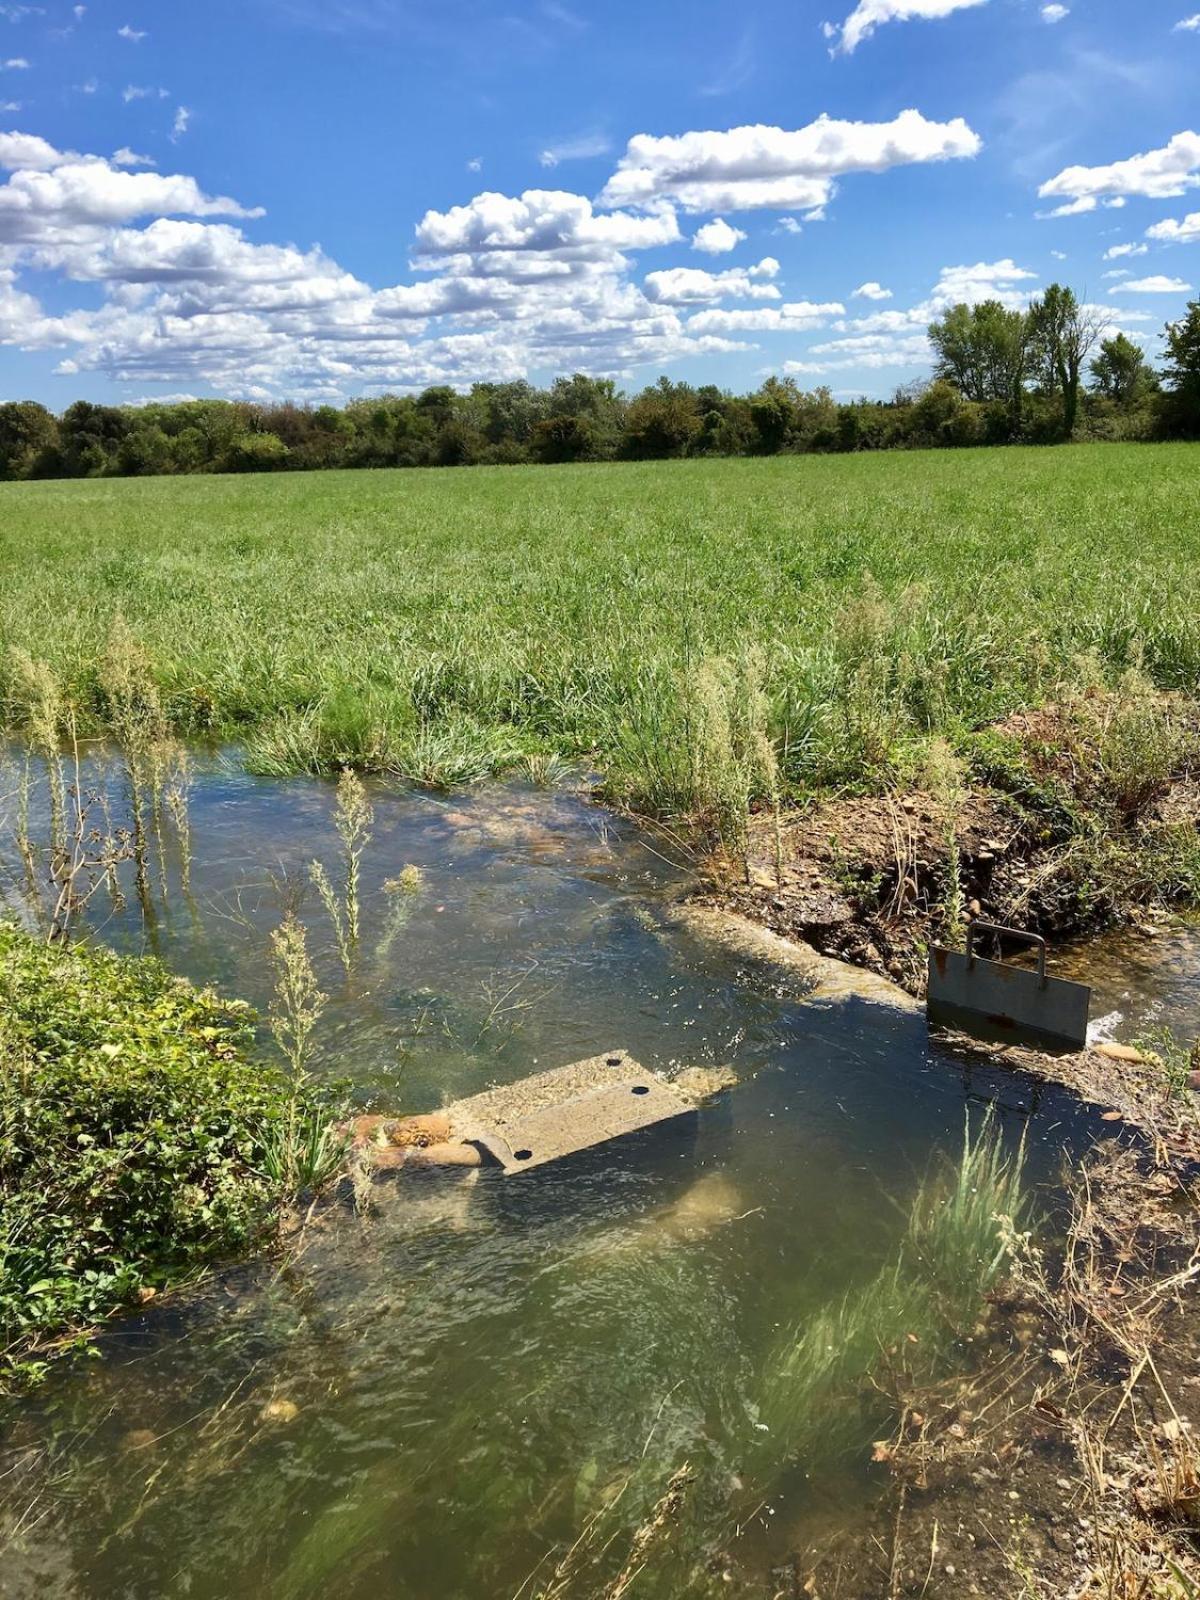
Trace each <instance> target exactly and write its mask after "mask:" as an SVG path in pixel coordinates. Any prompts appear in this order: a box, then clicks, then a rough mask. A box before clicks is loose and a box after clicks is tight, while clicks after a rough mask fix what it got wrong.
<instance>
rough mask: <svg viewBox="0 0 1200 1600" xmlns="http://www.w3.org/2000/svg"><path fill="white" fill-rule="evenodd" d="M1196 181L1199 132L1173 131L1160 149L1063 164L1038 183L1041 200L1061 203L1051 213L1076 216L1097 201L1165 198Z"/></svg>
mask: <svg viewBox="0 0 1200 1600" xmlns="http://www.w3.org/2000/svg"><path fill="white" fill-rule="evenodd" d="M1198 185H1200V134H1196V133H1193V132H1191V131H1190V130H1189V131H1187V132H1185V133H1177V134H1176V135H1175V137H1174V138H1173V139H1171V140H1170V141H1169V142H1168V143H1167V144H1166V145H1164V146H1163V148H1162V149H1161V150H1148V151H1145V152H1144V153H1143V154H1141V155H1136V156H1130V157H1129V158H1128V159H1127V160H1125V161H1114V162H1112V163H1111V164H1110V165H1108V166H1101V167H1082V166H1076V167H1066V168H1064V169H1063V171H1062V172H1060V173H1058V175H1057V176H1056V177H1053V178H1050V179H1048V180H1047V182H1045V183H1043V184H1042V186H1041V188H1040V189H1039V190H1038V194H1039V195H1040V196H1041V198H1042V199H1043V200H1061V201H1062V202H1063V203H1062V205H1060V206H1059V207H1058V208H1057V210H1055V211H1052V212H1050V213H1049V215H1051V216H1076V215H1078V214H1080V213H1081V212H1087V211H1094V210H1095V209H1096V207H1097V205H1099V204H1101V203H1103V204H1108V205H1123V204H1124V203H1125V200H1126V198H1127V197H1129V196H1134V195H1136V196H1139V197H1142V198H1145V199H1149V200H1167V199H1172V198H1174V197H1175V196H1176V195H1181V194H1185V193H1186V192H1187V190H1189V189H1194V188H1196V187H1197V186H1198Z"/></svg>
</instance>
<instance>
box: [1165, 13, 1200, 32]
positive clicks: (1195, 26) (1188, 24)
mask: <svg viewBox="0 0 1200 1600" xmlns="http://www.w3.org/2000/svg"><path fill="white" fill-rule="evenodd" d="M1171 31H1172V32H1173V33H1200V11H1197V12H1196V14H1195V16H1193V17H1184V18H1183V19H1182V21H1180V22H1177V23H1176V24H1175V26H1174V28H1173V29H1172V30H1171Z"/></svg>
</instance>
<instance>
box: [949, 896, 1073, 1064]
mask: <svg viewBox="0 0 1200 1600" xmlns="http://www.w3.org/2000/svg"><path fill="white" fill-rule="evenodd" d="M985 936H990V937H992V938H995V939H996V940H997V941H999V940H1003V939H1010V940H1015V941H1018V942H1020V943H1022V944H1029V945H1033V946H1034V947H1035V948H1036V950H1037V958H1038V960H1037V970H1036V971H1035V972H1031V971H1030V970H1029V968H1028V967H1018V966H1014V965H1012V963H1011V962H1007V961H988V960H985V959H984V957H982V956H980V955H978V954H977V953H976V948H975V947H976V944H977V943H978V941H979V940H980V939H981V938H983V937H985ZM1091 1004H1092V991H1091V989H1090V988H1088V987H1087V985H1086V984H1082V983H1071V982H1069V981H1068V980H1066V979H1065V978H1052V977H1050V976H1049V974H1048V973H1047V971H1046V941H1045V940H1044V939H1043V938H1041V937H1040V935H1038V934H1035V933H1025V932H1023V931H1022V930H1021V929H1019V928H1004V927H1001V926H1000V925H999V924H998V923H994V922H973V923H972V924H971V926H970V928H969V929H968V931H967V948H966V952H965V954H964V953H963V952H960V951H958V950H946V949H943V948H941V947H940V946H936V945H935V946H934V948H933V949H932V950H931V951H930V953H929V992H928V1015H929V1020H930V1021H931V1022H940V1023H945V1024H947V1025H949V1026H951V1027H955V1028H961V1029H962V1030H963V1032H964V1033H970V1034H973V1035H975V1036H977V1037H981V1038H985V1039H1001V1040H1004V1041H1007V1042H1012V1043H1029V1044H1039V1045H1044V1046H1049V1047H1050V1048H1052V1049H1059V1050H1082V1049H1083V1048H1084V1046H1085V1045H1086V1044H1087V1030H1088V1015H1089V1013H1090V1011H1091Z"/></svg>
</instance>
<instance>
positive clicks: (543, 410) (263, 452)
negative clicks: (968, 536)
mask: <svg viewBox="0 0 1200 1600" xmlns="http://www.w3.org/2000/svg"><path fill="white" fill-rule="evenodd" d="M1103 330H1104V320H1103V317H1102V315H1101V314H1100V313H1097V312H1095V311H1093V310H1091V309H1089V308H1088V307H1086V306H1083V305H1081V304H1080V303H1079V301H1078V300H1077V299H1076V297H1075V295H1074V294H1073V292H1072V291H1071V290H1070V289H1068V288H1064V287H1063V286H1062V285H1060V284H1052V285H1051V286H1050V288H1048V289H1047V290H1046V292H1045V294H1044V295H1042V296H1041V297H1040V298H1039V299H1037V300H1035V301H1034V302H1033V303H1032V305H1031V306H1030V307H1029V309H1028V310H1027V311H1018V310H1012V309H1011V308H1008V307H1006V306H1004V305H1003V304H1001V303H1000V302H999V301H996V300H989V301H983V302H982V303H980V304H978V305H974V306H968V305H956V306H954V307H952V308H951V309H950V310H948V311H947V312H946V313H945V314H944V315H943V316H941V317H939V318H937V319H935V320H934V321H933V322H932V323H931V324H930V326H929V338H930V343H931V345H932V347H933V352H934V358H935V359H934V369H933V376H932V378H931V379H930V380H929V381H927V382H922V383H917V384H911V385H908V386H905V387H903V388H901V389H898V390H897V391H896V393H895V394H894V395H893V396H892V397H891V399H889V400H880V401H873V400H859V401H854V402H852V403H849V404H839V403H838V402H837V401H836V400H835V399H834V397H833V395H832V393H831V392H830V391H829V389H827V388H818V389H814V390H809V391H806V390H803V389H801V388H800V387H799V386H798V384H797V383H796V382H795V381H794V380H793V379H791V378H783V379H780V378H769V379H767V381H766V382H765V383H764V384H763V385H762V386H761V387H760V388H759V389H757V390H755V391H754V393H752V394H745V395H737V394H731V393H729V392H728V391H726V390H724V389H720V388H718V387H716V386H715V385H712V384H703V385H700V386H693V385H692V384H689V383H675V382H672V381H671V380H670V379H669V378H665V377H664V378H660V379H659V381H658V382H657V383H656V384H654V385H652V386H651V387H650V388H647V389H644V390H643V391H642V392H641V393H640V394H636V395H627V394H625V393H623V392H621V391H620V390H618V388H617V386H616V384H615V383H614V382H613V381H612V380H611V379H607V378H589V377H585V376H584V375H582V374H578V373H577V374H576V375H575V376H574V377H570V378H558V379H556V380H555V382H554V383H552V384H551V385H550V387H549V388H544V389H543V388H536V387H535V386H534V385H532V384H530V383H526V382H524V381H518V382H511V383H477V384H474V385H473V386H472V387H471V389H470V390H469V391H467V392H466V393H459V392H458V391H456V390H454V389H452V388H448V387H440V386H439V387H434V388H429V389H426V390H425V391H424V392H423V393H421V394H418V395H383V396H381V397H379V398H377V399H361V400H353V401H351V402H350V403H349V404H348V405H346V406H344V407H337V406H332V405H322V406H299V405H293V404H271V405H253V404H248V403H246V402H242V401H226V400H186V401H177V402H173V403H170V404H167V403H162V404H159V403H157V402H155V403H151V404H148V405H141V406H109V405H93V404H92V403H91V402H89V401H86V400H80V401H77V402H76V403H75V404H74V405H72V406H70V407H68V409H67V410H66V411H65V412H64V413H63V414H62V416H61V417H59V416H55V415H54V414H53V413H52V412H51V411H49V410H47V408H46V407H45V406H42V405H40V404H38V403H37V402H36V401H32V400H26V401H12V402H9V403H7V404H0V480H5V479H7V480H11V479H22V478H76V477H107V476H150V475H159V474H171V473H193V472H267V471H280V470H301V471H303V470H311V469H314V468H322V467H326V468H327V467H423V466H469V465H483V464H492V465H516V464H519V463H523V462H568V461H614V460H655V459H659V460H661V459H670V458H678V457H683V456H750V455H777V454H781V453H785V452H809V451H812V452H832V451H854V450H886V449H905V448H908V449H912V448H921V447H932V446H947V445H959V446H965V445H974V444H1008V443H1029V444H1050V443H1057V442H1060V441H1063V440H1068V439H1138V440H1150V439H1164V438H1197V437H1200V301H1193V302H1192V303H1191V304H1190V305H1189V306H1188V308H1187V311H1186V313H1185V315H1184V316H1183V318H1182V319H1181V320H1180V321H1179V322H1176V323H1170V324H1168V326H1167V329H1166V342H1165V352H1164V355H1165V359H1164V361H1163V365H1162V369H1161V371H1156V370H1155V369H1154V368H1153V367H1152V366H1151V365H1150V363H1149V362H1148V361H1147V360H1146V358H1145V356H1144V355H1143V353H1142V351H1141V349H1140V348H1139V347H1138V346H1137V345H1136V344H1134V343H1133V342H1132V340H1130V339H1128V338H1126V336H1125V335H1124V334H1122V333H1117V334H1115V335H1112V336H1111V337H1108V338H1105V337H1103Z"/></svg>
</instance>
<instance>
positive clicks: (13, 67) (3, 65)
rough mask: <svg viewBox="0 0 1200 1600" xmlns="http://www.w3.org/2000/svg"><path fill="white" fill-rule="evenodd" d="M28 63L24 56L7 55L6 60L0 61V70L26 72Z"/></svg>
mask: <svg viewBox="0 0 1200 1600" xmlns="http://www.w3.org/2000/svg"><path fill="white" fill-rule="evenodd" d="M28 71H29V63H28V61H26V59H25V57H24V56H9V58H8V60H7V61H0V72H28Z"/></svg>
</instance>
